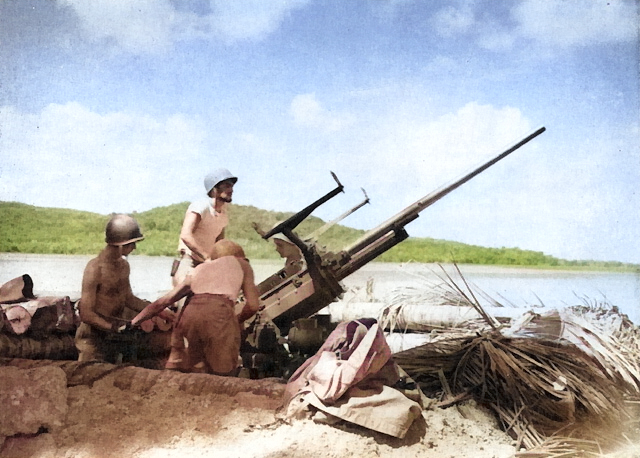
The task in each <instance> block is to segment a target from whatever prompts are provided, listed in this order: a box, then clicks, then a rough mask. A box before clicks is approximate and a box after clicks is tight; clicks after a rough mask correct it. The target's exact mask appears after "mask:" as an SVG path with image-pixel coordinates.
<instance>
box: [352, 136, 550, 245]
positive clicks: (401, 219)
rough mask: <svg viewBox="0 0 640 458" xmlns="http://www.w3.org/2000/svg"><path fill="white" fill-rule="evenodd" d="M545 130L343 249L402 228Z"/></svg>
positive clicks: (374, 239) (421, 200)
mask: <svg viewBox="0 0 640 458" xmlns="http://www.w3.org/2000/svg"><path fill="white" fill-rule="evenodd" d="M545 130H546V129H545V128H544V127H540V128H539V129H538V130H536V131H535V132H533V133H532V134H530V135H528V136H527V137H525V138H524V139H522V140H520V141H519V142H517V143H515V144H514V145H513V146H511V147H509V148H508V149H507V150H505V151H504V152H502V153H500V154H499V155H497V156H495V157H494V158H493V159H491V160H489V161H487V162H485V163H484V164H482V165H481V166H479V167H477V168H475V169H474V170H472V171H471V172H469V173H467V174H466V175H464V176H462V177H461V178H458V179H457V180H455V181H454V182H452V183H450V184H447V185H444V186H442V187H441V188H439V189H436V190H435V191H433V192H431V193H429V194H427V195H426V196H424V197H423V198H422V199H420V200H418V201H417V202H415V203H414V204H412V205H410V206H408V207H406V208H405V209H404V210H402V211H401V212H400V213H398V214H397V215H395V216H393V217H392V218H390V219H388V220H387V221H385V222H384V223H382V224H381V225H379V226H378V227H376V228H374V229H371V230H370V231H368V232H367V233H365V234H364V235H363V236H362V237H361V238H360V239H359V240H357V241H356V242H354V243H353V244H352V245H351V246H349V247H347V248H346V249H345V250H344V251H345V252H346V253H348V254H349V255H351V256H353V255H355V254H356V253H358V252H359V251H361V250H362V249H363V248H366V247H367V246H369V245H371V244H372V243H374V242H375V241H376V240H378V239H379V238H380V237H383V236H385V235H386V234H388V233H389V232H390V231H392V230H393V231H395V230H398V229H400V228H404V226H405V225H407V224H408V223H410V222H411V221H413V220H414V219H416V218H417V217H418V216H419V213H420V212H421V211H422V210H424V209H425V208H427V207H429V206H430V205H433V204H434V203H436V202H437V201H438V200H440V199H442V198H443V197H444V196H446V195H447V194H449V193H450V192H451V191H453V190H455V189H457V188H458V187H460V186H462V185H463V184H465V183H466V182H467V181H469V180H471V179H472V178H473V177H475V176H476V175H479V174H480V173H482V172H484V171H485V170H486V169H488V168H489V167H491V166H492V165H493V164H495V163H496V162H498V161H500V160H501V159H504V158H505V157H507V156H508V155H509V154H511V153H513V152H514V151H515V150H517V149H518V148H520V147H521V146H523V145H524V144H526V143H528V142H529V141H531V140H533V139H534V138H535V137H537V136H538V135H540V134H541V133H543V132H544V131H545Z"/></svg>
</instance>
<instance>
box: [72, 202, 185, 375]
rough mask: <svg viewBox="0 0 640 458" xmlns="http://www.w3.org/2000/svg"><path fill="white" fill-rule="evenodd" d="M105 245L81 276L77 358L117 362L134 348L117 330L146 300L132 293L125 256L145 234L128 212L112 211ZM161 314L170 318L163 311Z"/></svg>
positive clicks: (133, 353)
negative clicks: (121, 337) (125, 213)
mask: <svg viewBox="0 0 640 458" xmlns="http://www.w3.org/2000/svg"><path fill="white" fill-rule="evenodd" d="M105 232H106V240H105V241H106V243H107V246H106V247H105V248H104V249H103V250H102V251H101V252H100V254H99V255H98V256H97V257H96V258H94V259H92V260H91V261H89V263H88V264H87V266H86V268H85V270H84V275H83V277H82V295H81V298H80V302H79V304H78V309H79V312H80V320H81V324H80V326H78V329H77V331H76V339H75V340H76V348H77V349H78V352H79V357H78V361H96V360H97V361H107V362H111V363H116V362H120V360H121V359H122V358H123V357H124V356H126V355H129V356H131V355H133V356H132V357H133V358H135V348H132V347H131V346H130V345H127V344H126V339H118V338H117V333H118V332H119V331H121V330H122V328H123V327H124V326H123V325H124V324H125V323H126V320H125V318H126V317H127V313H129V317H131V316H132V315H134V314H135V312H139V311H140V310H142V309H144V307H145V306H146V305H147V304H149V301H145V300H143V299H140V298H138V297H136V296H134V294H133V292H132V291H131V285H130V283H129V272H130V268H129V262H128V261H127V259H126V256H127V255H129V254H130V253H131V252H132V251H133V250H135V248H136V242H139V241H141V240H142V239H143V238H144V237H143V236H142V233H141V232H140V227H139V226H138V223H137V222H136V220H135V219H133V218H132V217H130V216H128V215H122V214H117V215H113V216H112V217H111V219H110V220H109V222H108V223H107V227H106V231H105ZM162 318H164V319H167V320H171V319H172V317H171V316H170V314H169V313H168V312H165V313H164V314H163V316H162Z"/></svg>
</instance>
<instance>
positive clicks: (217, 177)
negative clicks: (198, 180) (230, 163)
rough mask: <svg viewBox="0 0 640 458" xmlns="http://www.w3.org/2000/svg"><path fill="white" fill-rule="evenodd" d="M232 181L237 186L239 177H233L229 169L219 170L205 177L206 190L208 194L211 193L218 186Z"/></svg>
mask: <svg viewBox="0 0 640 458" xmlns="http://www.w3.org/2000/svg"><path fill="white" fill-rule="evenodd" d="M227 180H231V181H233V183H234V184H235V182H236V181H238V177H235V176H233V174H232V173H231V172H229V171H228V170H227V169H217V170H214V171H213V172H211V173H209V174H208V175H207V176H206V177H204V188H205V189H206V190H207V194H209V193H210V192H211V190H212V189H213V188H215V187H216V186H218V184H220V183H221V182H223V181H227Z"/></svg>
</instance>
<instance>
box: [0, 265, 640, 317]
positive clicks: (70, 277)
mask: <svg viewBox="0 0 640 458" xmlns="http://www.w3.org/2000/svg"><path fill="white" fill-rule="evenodd" d="M91 258H92V256H66V255H33V254H13V253H0V284H3V283H4V282H6V281H8V280H11V279H12V278H15V277H18V276H21V275H23V274H29V275H30V276H31V278H32V279H33V282H34V293H35V294H37V295H40V296H49V295H51V296H61V295H64V296H70V297H71V299H72V300H75V299H77V298H79V296H80V290H81V286H82V273H83V271H84V268H85V266H86V264H87V262H88V261H89V260H90V259H91ZM172 262H173V259H172V258H170V257H155V256H154V257H149V256H135V255H132V256H129V263H130V264H131V285H132V288H133V291H134V293H135V294H136V295H137V296H139V297H141V298H143V299H148V300H154V299H156V298H158V297H159V296H161V295H162V294H163V293H165V292H166V291H168V290H169V289H170V288H171V281H170V277H169V272H170V270H171V263H172ZM251 264H252V266H253V268H254V271H255V274H256V280H257V281H258V282H259V281H261V280H263V279H264V278H266V277H268V276H269V275H271V274H272V273H274V272H276V271H277V270H278V269H280V268H281V267H282V262H281V261H263V260H255V261H252V262H251ZM447 271H448V272H449V273H450V275H451V276H452V278H453V279H454V281H455V282H456V283H457V284H459V285H461V286H463V285H464V283H463V280H462V279H461V278H460V277H459V276H458V275H457V273H455V270H454V269H453V268H452V267H451V266H448V267H447ZM460 271H461V272H462V277H463V278H464V280H466V281H467V282H468V283H471V284H473V285H474V287H475V288H477V289H479V290H481V291H483V292H484V293H485V294H486V295H488V296H489V297H491V298H493V299H495V300H497V301H498V302H501V303H503V304H505V305H509V304H512V305H515V306H521V307H524V306H530V305H541V304H542V305H545V306H547V307H564V306H567V305H585V302H586V303H594V302H607V303H608V304H610V305H615V306H618V307H619V308H620V310H621V311H622V312H623V313H625V314H627V315H628V316H629V318H631V320H632V321H633V322H634V323H636V324H638V323H640V274H638V273H612V272H566V271H539V270H533V269H511V268H500V267H486V266H472V265H462V266H460ZM442 275H443V273H442V271H441V269H440V267H439V266H437V265H431V264H429V265H425V264H389V263H370V264H367V265H366V266H364V267H363V268H362V269H360V270H359V271H357V272H355V273H354V274H353V275H351V276H349V277H348V278H346V279H345V280H344V284H345V286H346V288H347V289H348V290H349V293H348V294H352V293H353V292H355V291H358V294H362V293H363V292H364V291H365V289H366V285H367V282H368V281H369V280H372V284H373V296H374V298H376V299H378V300H381V301H384V300H385V298H387V299H388V298H389V297H391V296H393V295H394V294H397V292H399V291H402V290H403V288H414V289H416V290H420V289H425V288H428V287H429V284H430V283H432V282H434V281H439V280H438V277H437V276H442ZM481 302H482V301H481Z"/></svg>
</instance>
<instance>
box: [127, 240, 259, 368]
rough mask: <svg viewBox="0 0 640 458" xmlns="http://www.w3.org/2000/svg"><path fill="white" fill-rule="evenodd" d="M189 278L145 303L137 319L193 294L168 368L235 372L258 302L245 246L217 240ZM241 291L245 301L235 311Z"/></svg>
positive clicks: (176, 333)
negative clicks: (243, 328)
mask: <svg viewBox="0 0 640 458" xmlns="http://www.w3.org/2000/svg"><path fill="white" fill-rule="evenodd" d="M207 258H208V260H207V261H205V262H203V263H201V264H199V265H198V266H197V267H196V268H195V269H193V271H192V272H191V273H190V274H189V275H187V277H186V278H185V279H184V281H183V282H182V283H180V284H178V285H176V287H175V288H174V289H173V290H171V291H170V292H168V293H167V294H166V295H164V296H163V297H161V298H160V299H157V300H156V301H155V302H153V303H152V304H150V305H149V306H148V307H147V308H145V309H144V310H143V311H142V312H141V313H140V314H138V315H137V316H136V317H135V318H134V319H133V320H131V324H132V325H134V326H135V325H138V324H139V323H141V322H143V321H145V320H148V319H149V318H152V317H153V316H155V315H157V314H158V313H162V311H164V310H165V308H166V307H168V306H170V305H171V304H173V303H174V302H175V301H177V300H179V299H181V298H183V297H187V296H188V297H189V299H188V300H187V302H186V304H185V305H184V307H183V308H182V310H181V313H180V317H179V318H178V322H177V324H176V325H175V327H174V329H173V333H172V335H171V355H170V356H169V361H167V364H166V366H165V368H166V369H173V370H181V371H184V372H207V373H213V374H218V375H236V373H237V369H238V358H239V356H240V340H241V335H240V327H241V324H242V323H243V322H244V321H245V320H247V319H249V318H251V317H252V316H253V315H254V314H255V313H256V311H257V310H258V306H259V293H258V288H257V287H256V285H255V280H254V274H253V269H252V268H251V265H250V264H249V261H248V260H247V259H246V258H245V254H244V251H243V250H242V247H240V245H238V244H237V243H234V242H232V241H230V240H221V241H219V242H217V243H216V244H215V245H214V246H213V248H212V249H211V251H210V252H209V253H207ZM240 292H242V295H243V296H244V306H243V308H242V310H241V312H240V313H239V314H238V315H237V316H236V314H235V302H236V300H237V299H238V296H239V295H240Z"/></svg>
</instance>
